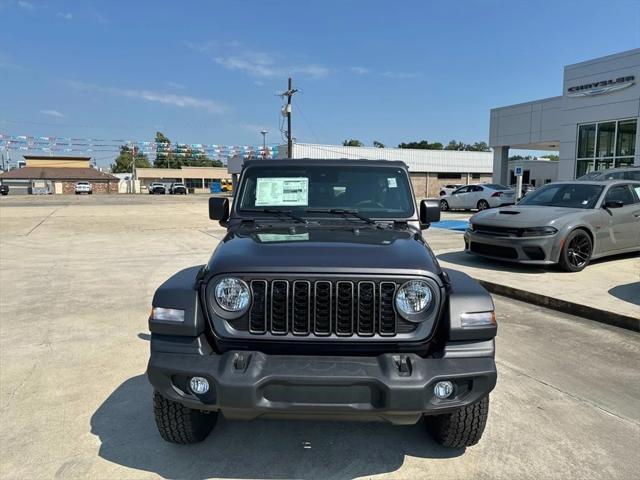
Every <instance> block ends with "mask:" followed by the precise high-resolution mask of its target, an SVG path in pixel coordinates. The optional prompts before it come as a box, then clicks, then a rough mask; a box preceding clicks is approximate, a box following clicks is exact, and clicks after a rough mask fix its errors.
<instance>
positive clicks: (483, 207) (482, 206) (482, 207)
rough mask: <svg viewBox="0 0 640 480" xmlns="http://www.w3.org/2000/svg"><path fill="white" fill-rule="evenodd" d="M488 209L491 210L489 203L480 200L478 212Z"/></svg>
mask: <svg viewBox="0 0 640 480" xmlns="http://www.w3.org/2000/svg"><path fill="white" fill-rule="evenodd" d="M487 208H489V202H487V201H486V200H480V201H479V202H478V210H486V209H487Z"/></svg>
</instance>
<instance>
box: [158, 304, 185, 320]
mask: <svg viewBox="0 0 640 480" xmlns="http://www.w3.org/2000/svg"><path fill="white" fill-rule="evenodd" d="M151 318H153V319H154V320H160V321H164V322H184V310H178V309H176V308H162V307H153V308H152V309H151Z"/></svg>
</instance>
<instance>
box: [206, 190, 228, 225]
mask: <svg viewBox="0 0 640 480" xmlns="http://www.w3.org/2000/svg"><path fill="white" fill-rule="evenodd" d="M209 218H210V219H211V220H219V221H220V225H223V224H226V222H227V220H228V219H229V199H228V198H226V197H209ZM223 226H224V225H223Z"/></svg>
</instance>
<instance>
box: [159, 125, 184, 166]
mask: <svg viewBox="0 0 640 480" xmlns="http://www.w3.org/2000/svg"><path fill="white" fill-rule="evenodd" d="M155 142H156V159H155V160H154V162H153V166H154V167H156V168H180V165H181V162H180V156H179V155H175V154H174V152H173V149H172V148H171V140H169V139H168V138H167V136H166V135H165V134H164V133H162V132H156V138H155Z"/></svg>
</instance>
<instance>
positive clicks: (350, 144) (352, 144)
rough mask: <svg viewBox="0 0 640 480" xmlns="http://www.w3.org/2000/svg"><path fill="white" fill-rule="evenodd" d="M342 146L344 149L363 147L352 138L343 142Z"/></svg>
mask: <svg viewBox="0 0 640 480" xmlns="http://www.w3.org/2000/svg"><path fill="white" fill-rule="evenodd" d="M342 145H343V146H345V147H364V143H362V142H361V141H360V140H355V139H353V138H352V139H351V140H345V141H344V142H342Z"/></svg>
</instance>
